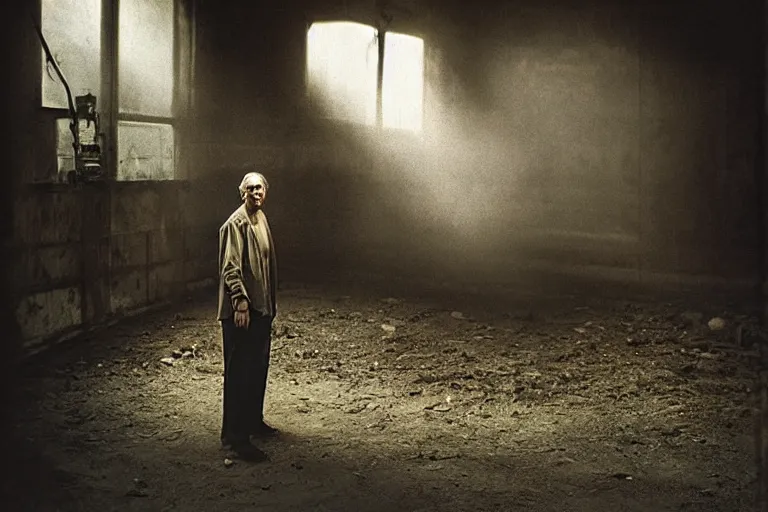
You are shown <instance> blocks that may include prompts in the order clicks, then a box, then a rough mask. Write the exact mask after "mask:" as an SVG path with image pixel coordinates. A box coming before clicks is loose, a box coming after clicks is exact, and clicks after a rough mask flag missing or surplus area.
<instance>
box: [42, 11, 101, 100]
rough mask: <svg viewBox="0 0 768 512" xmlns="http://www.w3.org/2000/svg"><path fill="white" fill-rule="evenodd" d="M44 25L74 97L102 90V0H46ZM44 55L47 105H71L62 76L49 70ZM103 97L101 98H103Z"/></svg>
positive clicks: (44, 97) (43, 85)
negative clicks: (60, 77) (61, 79)
mask: <svg viewBox="0 0 768 512" xmlns="http://www.w3.org/2000/svg"><path fill="white" fill-rule="evenodd" d="M41 9H42V11H41V19H40V28H41V29H42V31H43V36H45V40H46V42H47V43H48V46H49V47H50V49H51V53H52V54H53V56H54V57H55V58H56V60H57V61H58V63H59V66H60V67H61V70H62V71H63V72H64V76H65V77H66V79H67V82H68V83H69V86H70V87H71V89H72V94H73V95H74V96H80V95H83V94H87V93H88V92H90V93H91V94H94V95H95V96H96V97H97V98H99V93H100V92H101V87H100V86H101V0H42V3H41ZM40 53H41V54H42V55H43V69H42V80H43V84H42V90H43V95H42V96H43V106H44V107H52V108H67V93H66V91H65V90H64V85H62V83H61V82H60V81H59V77H58V76H57V75H56V72H55V71H54V70H53V67H52V66H51V68H50V75H51V76H52V77H53V78H51V76H48V72H47V71H46V65H45V52H43V49H42V46H41V47H40ZM99 99H100V98H99Z"/></svg>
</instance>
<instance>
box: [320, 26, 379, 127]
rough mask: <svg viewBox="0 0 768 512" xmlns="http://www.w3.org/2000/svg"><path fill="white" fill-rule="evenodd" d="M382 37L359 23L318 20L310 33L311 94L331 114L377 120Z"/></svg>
mask: <svg viewBox="0 0 768 512" xmlns="http://www.w3.org/2000/svg"><path fill="white" fill-rule="evenodd" d="M378 56H379V50H378V41H377V38H376V31H375V30H374V29H373V28H372V27H368V26H366V25H361V24H359V23H349V22H332V23H315V24H313V25H312V26H311V27H310V28H309V31H308V33H307V71H308V74H309V87H310V97H311V98H312V101H313V103H314V104H315V105H316V106H318V107H319V108H320V109H322V110H323V111H324V112H325V113H326V114H327V115H328V117H333V118H336V119H343V120H346V121H351V122H356V123H360V124H367V125H372V124H374V123H375V122H376V87H377V85H376V77H377V73H378V71H377V66H378Z"/></svg>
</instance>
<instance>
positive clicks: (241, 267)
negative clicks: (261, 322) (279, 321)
mask: <svg viewBox="0 0 768 512" xmlns="http://www.w3.org/2000/svg"><path fill="white" fill-rule="evenodd" d="M276 290H277V258H276V257H275V244H274V242H273V241H272V232H271V231H270V229H269V223H268V222H267V216H266V215H264V212H263V211H261V210H259V211H258V212H257V213H256V222H255V224H253V225H251V222H250V221H249V220H248V214H247V212H246V210H245V205H242V206H240V208H238V209H237V210H235V211H234V213H232V215H230V217H229V219H227V221H226V222H225V223H224V224H223V225H222V226H221V228H220V229H219V311H218V319H219V320H224V319H225V318H231V317H232V316H233V314H234V308H235V306H236V304H237V302H238V301H239V300H240V299H246V300H247V301H248V304H249V307H250V310H251V311H255V312H257V313H259V314H262V315H265V316H271V317H274V316H275V315H276V314H277V304H276V300H275V299H276Z"/></svg>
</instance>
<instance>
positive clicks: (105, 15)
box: [36, 0, 196, 183]
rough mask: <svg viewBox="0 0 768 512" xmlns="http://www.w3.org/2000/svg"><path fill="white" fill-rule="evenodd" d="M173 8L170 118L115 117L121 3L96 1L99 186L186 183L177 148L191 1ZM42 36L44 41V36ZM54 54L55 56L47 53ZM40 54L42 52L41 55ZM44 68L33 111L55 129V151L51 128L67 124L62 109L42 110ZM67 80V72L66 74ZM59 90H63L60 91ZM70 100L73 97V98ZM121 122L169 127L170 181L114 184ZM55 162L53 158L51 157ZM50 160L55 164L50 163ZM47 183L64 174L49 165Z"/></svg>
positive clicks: (184, 109)
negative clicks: (98, 19)
mask: <svg viewBox="0 0 768 512" xmlns="http://www.w3.org/2000/svg"><path fill="white" fill-rule="evenodd" d="M172 2H173V58H172V63H171V65H172V67H173V88H172V93H171V94H172V97H171V115H170V117H163V116H155V115H145V114H135V113H129V112H123V113H121V112H120V104H119V99H120V96H119V92H120V89H119V87H120V78H119V73H120V68H119V65H120V55H119V42H120V39H119V37H120V33H119V32H120V30H119V25H120V20H119V16H120V0H101V24H100V26H101V55H100V58H101V62H100V64H101V77H100V92H99V97H97V112H98V113H99V116H100V124H101V132H102V135H103V137H102V140H101V144H102V148H101V150H102V170H103V180H102V181H114V182H120V183H132V182H160V181H164V182H170V181H182V180H186V179H187V178H188V169H187V165H186V160H185V159H184V155H183V152H182V151H181V148H182V147H183V146H184V141H185V140H186V133H185V130H184V126H185V123H186V118H187V116H188V115H189V110H190V107H191V105H192V104H193V103H192V102H193V101H194V97H193V87H192V84H193V78H194V61H195V59H194V48H195V44H194V38H195V34H194V27H195V24H194V16H195V4H196V2H195V1H194V0H172ZM36 8H37V16H36V17H37V22H38V23H39V24H40V26H42V18H43V1H42V0H38V1H37V2H36ZM43 35H46V34H45V33H44V34H43ZM52 50H53V51H54V52H55V50H54V49H52ZM41 52H42V50H41ZM42 64H43V63H42V62H41V65H40V70H41V75H40V77H39V80H38V81H37V93H38V94H37V96H38V97H37V100H36V101H37V105H38V108H40V110H41V111H42V112H43V114H44V117H45V119H46V121H47V122H49V124H51V125H52V126H53V127H54V128H52V129H53V130H54V137H53V140H52V142H53V144H54V147H55V145H56V133H55V130H56V129H55V126H56V123H57V122H58V120H59V119H69V117H70V114H69V110H68V109H67V108H61V107H49V106H45V105H44V104H43V86H42V84H43V75H42V73H44V72H45V71H43V65H42ZM65 74H66V70H65ZM62 87H63V86H62ZM73 95H74V93H73ZM121 121H125V122H140V123H153V124H163V125H169V126H171V129H172V130H173V149H172V150H173V176H171V177H169V178H162V179H154V178H147V179H141V180H123V179H118V161H117V155H118V139H117V134H118V124H119V122H121ZM54 156H55V155H54ZM54 160H57V159H56V158H54ZM48 174H49V176H48V177H47V181H55V182H63V181H65V177H64V176H62V175H63V174H65V172H62V171H59V169H58V164H57V163H55V164H54V168H53V172H51V173H48Z"/></svg>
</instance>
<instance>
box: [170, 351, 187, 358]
mask: <svg viewBox="0 0 768 512" xmlns="http://www.w3.org/2000/svg"><path fill="white" fill-rule="evenodd" d="M183 355H184V353H183V352H182V351H181V350H174V351H173V352H171V356H172V357H173V358H174V359H180V358H181V357H182V356H183Z"/></svg>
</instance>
